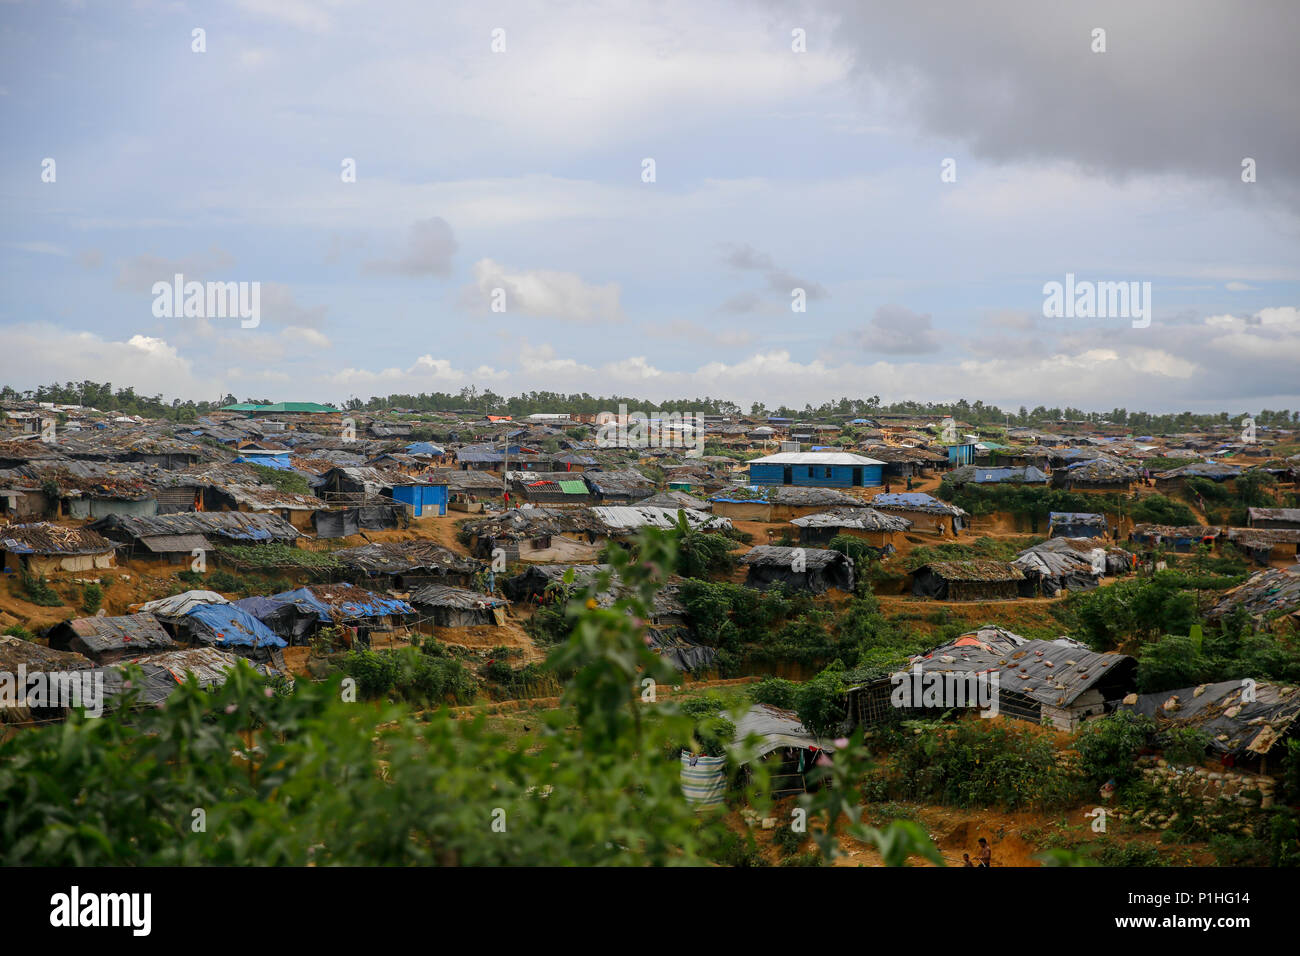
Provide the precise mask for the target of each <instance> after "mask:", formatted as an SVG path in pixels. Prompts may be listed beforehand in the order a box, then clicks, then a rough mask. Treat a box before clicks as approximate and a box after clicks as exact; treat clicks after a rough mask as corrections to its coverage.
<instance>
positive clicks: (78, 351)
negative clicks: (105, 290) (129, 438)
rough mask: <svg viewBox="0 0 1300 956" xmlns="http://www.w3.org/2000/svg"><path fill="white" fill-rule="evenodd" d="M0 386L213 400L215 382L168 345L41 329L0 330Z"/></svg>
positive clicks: (16, 327) (50, 327)
mask: <svg viewBox="0 0 1300 956" xmlns="http://www.w3.org/2000/svg"><path fill="white" fill-rule="evenodd" d="M0 337H2V338H3V339H4V342H5V348H3V349H0V381H4V382H8V383H11V384H13V385H15V387H18V388H33V387H35V386H37V385H42V384H48V383H49V382H50V381H60V382H66V381H73V382H80V381H84V380H86V379H90V380H91V381H95V382H114V383H129V384H130V385H132V386H133V387H134V388H135V390H136V391H137V392H138V393H139V394H141V395H154V394H159V393H162V394H164V395H168V396H183V397H185V398H198V397H200V396H202V395H210V394H216V392H217V391H218V386H217V384H216V382H215V381H214V380H213V379H211V378H208V377H206V376H203V375H200V374H197V373H196V372H195V369H194V366H193V363H192V362H191V361H190V360H189V359H187V358H186V357H185V356H183V355H181V354H180V352H179V351H178V350H177V349H176V347H175V346H173V345H171V344H169V343H168V342H167V341H166V340H164V339H161V338H158V337H155V336H148V335H133V336H131V337H130V338H129V339H127V340H125V341H115V340H112V339H105V338H104V337H102V336H100V335H98V334H96V333H93V332H74V331H69V330H66V329H61V328H58V327H56V326H53V325H45V324H21V325H10V326H6V327H4V328H3V329H0Z"/></svg>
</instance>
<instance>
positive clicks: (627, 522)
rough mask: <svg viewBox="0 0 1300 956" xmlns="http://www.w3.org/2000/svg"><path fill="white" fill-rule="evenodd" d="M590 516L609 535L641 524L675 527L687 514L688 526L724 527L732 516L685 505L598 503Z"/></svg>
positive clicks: (699, 528)
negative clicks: (711, 512)
mask: <svg viewBox="0 0 1300 956" xmlns="http://www.w3.org/2000/svg"><path fill="white" fill-rule="evenodd" d="M590 513H591V516H592V517H593V518H594V519H596V520H597V521H599V522H600V523H601V524H603V525H604V530H605V534H606V536H607V537H610V538H618V537H624V536H626V535H630V534H635V533H636V532H638V531H640V530H641V529H642V528H662V529H664V530H671V529H672V528H676V527H677V526H678V523H679V522H680V521H681V520H682V519H683V518H684V519H685V520H686V525H687V527H689V528H691V529H692V530H694V531H725V530H727V529H729V528H730V527H731V519H729V518H724V517H721V516H715V515H711V514H709V513H708V512H707V511H688V510H687V509H685V508H654V507H650V506H647V505H624V506H612V507H610V506H598V507H595V508H592V509H591V512H590Z"/></svg>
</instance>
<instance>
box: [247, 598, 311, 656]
mask: <svg viewBox="0 0 1300 956" xmlns="http://www.w3.org/2000/svg"><path fill="white" fill-rule="evenodd" d="M234 604H235V606H236V607H238V608H240V610H243V611H246V612H247V613H249V614H251V615H252V616H253V617H255V618H257V619H258V620H259V621H261V622H262V623H263V624H265V625H266V626H267V627H268V628H270V629H271V630H272V631H274V632H275V633H276V634H277V635H279V636H280V637H282V638H283V639H284V640H285V641H286V642H288V643H289V644H291V645H293V646H295V647H298V646H302V645H305V644H307V643H308V642H309V641H310V639H311V636H312V635H313V634H315V633H316V631H317V629H318V628H319V627H320V626H321V616H320V610H319V609H318V608H314V607H306V606H304V605H302V604H296V603H293V602H292V601H278V600H276V599H275V598H274V597H265V596H261V595H255V596H253V597H246V598H242V599H240V600H238V601H235V602H234Z"/></svg>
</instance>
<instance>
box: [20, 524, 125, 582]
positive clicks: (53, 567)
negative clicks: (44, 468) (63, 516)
mask: <svg viewBox="0 0 1300 956" xmlns="http://www.w3.org/2000/svg"><path fill="white" fill-rule="evenodd" d="M0 551H3V552H4V568H5V570H6V571H12V572H25V573H27V574H32V575H47V574H53V573H55V572H58V571H95V570H103V569H107V568H112V567H115V566H116V565H117V561H116V554H117V552H116V545H115V544H114V543H113V542H112V541H109V540H108V539H107V538H105V537H104V536H103V535H100V534H97V533H96V532H94V531H91V530H90V529H89V528H64V527H61V526H59V525H56V524H50V523H49V522H46V521H41V522H36V523H33V524H10V525H4V526H0Z"/></svg>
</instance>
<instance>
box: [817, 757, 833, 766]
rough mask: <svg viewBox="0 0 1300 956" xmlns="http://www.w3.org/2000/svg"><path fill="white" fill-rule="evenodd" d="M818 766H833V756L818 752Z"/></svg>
mask: <svg viewBox="0 0 1300 956" xmlns="http://www.w3.org/2000/svg"><path fill="white" fill-rule="evenodd" d="M817 766H819V767H829V766H831V758H830V757H828V756H826V755H825V754H818V755H817Z"/></svg>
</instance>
